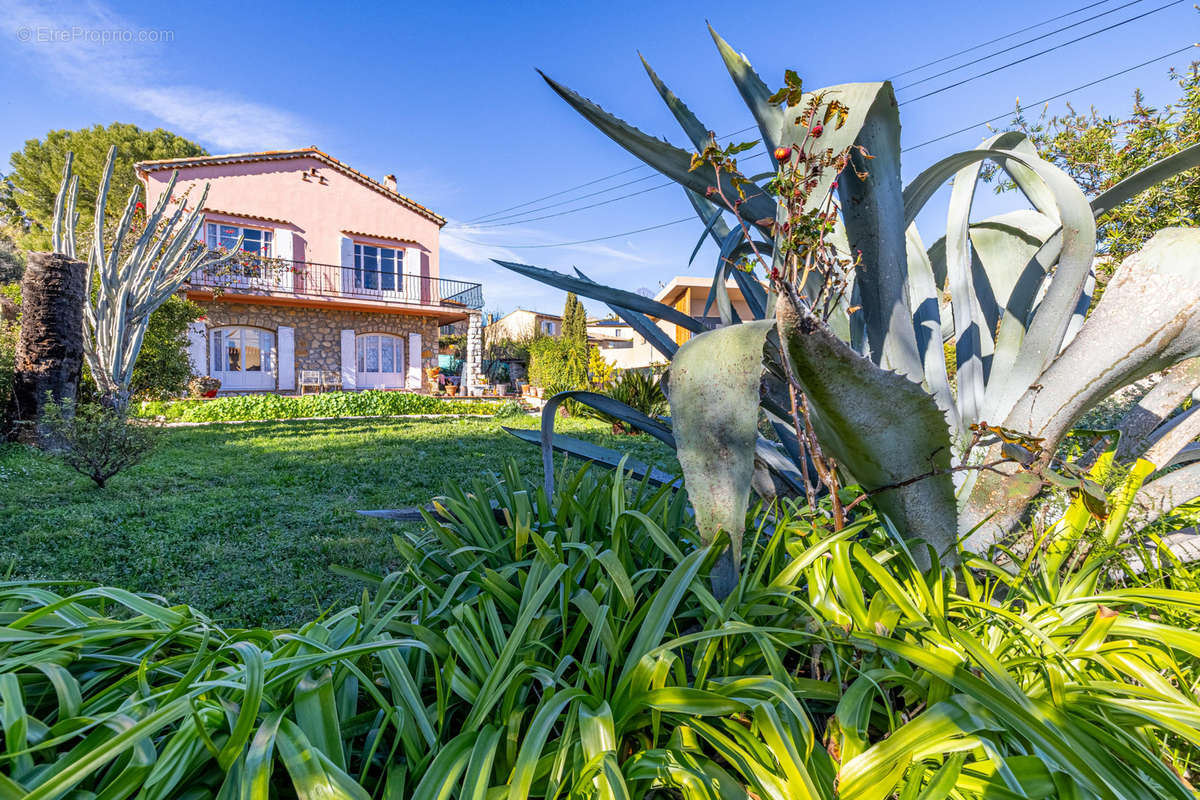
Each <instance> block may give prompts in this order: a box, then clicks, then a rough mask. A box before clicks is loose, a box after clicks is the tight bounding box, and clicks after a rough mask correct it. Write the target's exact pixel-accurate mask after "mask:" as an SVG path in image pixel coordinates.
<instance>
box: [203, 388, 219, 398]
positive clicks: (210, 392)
mask: <svg viewBox="0 0 1200 800" xmlns="http://www.w3.org/2000/svg"><path fill="white" fill-rule="evenodd" d="M203 396H204V397H216V396H217V390H216V389H209V390H208V391H207V392H205V393H204V395H203Z"/></svg>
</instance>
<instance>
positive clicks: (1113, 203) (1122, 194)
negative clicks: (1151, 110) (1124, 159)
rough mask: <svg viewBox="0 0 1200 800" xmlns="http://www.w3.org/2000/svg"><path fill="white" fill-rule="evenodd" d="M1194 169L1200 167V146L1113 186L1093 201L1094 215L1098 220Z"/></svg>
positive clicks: (1193, 147) (1197, 145)
mask: <svg viewBox="0 0 1200 800" xmlns="http://www.w3.org/2000/svg"><path fill="white" fill-rule="evenodd" d="M1194 167H1200V144H1194V145H1192V146H1191V147H1188V148H1186V149H1184V150H1180V151H1179V152H1178V153H1175V154H1174V155H1171V156H1167V157H1166V158H1164V159H1162V160H1161V161H1157V162H1155V163H1153V164H1151V165H1150V166H1148V167H1145V168H1144V169H1140V170H1138V171H1137V172H1135V173H1133V174H1132V175H1130V176H1129V177H1128V178H1125V179H1124V180H1122V181H1120V182H1118V183H1115V184H1113V185H1112V186H1110V187H1109V188H1108V189H1106V190H1104V191H1103V192H1101V193H1100V194H1098V195H1096V197H1095V198H1094V199H1093V200H1092V203H1091V206H1092V213H1094V214H1095V215H1096V217H1097V218H1099V217H1102V216H1104V215H1105V214H1107V213H1108V212H1109V211H1112V210H1113V209H1114V208H1116V207H1117V206H1119V205H1121V204H1122V203H1124V202H1127V201H1128V200H1131V199H1133V198H1134V197H1136V196H1137V195H1139V194H1141V193H1142V192H1144V191H1146V190H1147V189H1149V188H1150V187H1151V186H1154V185H1155V184H1158V183H1161V182H1162V181H1165V180H1167V179H1168V178H1171V177H1174V176H1175V175H1178V174H1179V173H1181V172H1184V171H1186V170H1189V169H1192V168H1194Z"/></svg>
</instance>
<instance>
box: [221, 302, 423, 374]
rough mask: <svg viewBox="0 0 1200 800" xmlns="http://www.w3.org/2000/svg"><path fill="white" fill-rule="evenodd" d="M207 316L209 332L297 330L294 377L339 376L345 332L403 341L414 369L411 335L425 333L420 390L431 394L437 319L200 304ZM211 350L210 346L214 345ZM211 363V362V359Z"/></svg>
mask: <svg viewBox="0 0 1200 800" xmlns="http://www.w3.org/2000/svg"><path fill="white" fill-rule="evenodd" d="M198 302H200V305H201V306H203V307H204V309H205V312H206V318H205V324H206V325H207V326H208V329H209V330H211V329H212V328H220V327H223V326H225V325H248V326H251V327H254V328H264V329H266V330H270V331H275V330H278V329H279V326H281V325H282V326H284V327H291V328H294V329H295V338H296V344H295V347H296V375H297V376H299V374H300V370H303V369H320V370H333V371H339V370H341V367H342V330H344V329H347V328H348V329H351V330H353V331H354V332H355V333H356V334H359V333H390V334H393V335H395V336H400V337H403V339H404V343H405V362H404V363H405V364H411V363H412V361H411V359H412V354H410V353H409V352H408V350H407V347H408V335H409V334H410V333H419V334H421V349H422V352H421V353H420V354H419V356H420V358H421V387H422V390H423V391H431V390H432V386H431V385H430V383H429V376H428V375H427V374H426V372H425V370H426V369H427V368H429V367H433V366H436V365H437V349H438V320H437V318H436V317H424V316H416V315H412V314H386V313H381V312H378V311H352V310H348V309H340V308H304V307H299V306H277V305H266V304H260V303H238V302H227V301H222V300H209V301H198ZM209 346H210V347H211V340H210V344H209ZM208 363H212V362H211V360H210V361H209V362H208Z"/></svg>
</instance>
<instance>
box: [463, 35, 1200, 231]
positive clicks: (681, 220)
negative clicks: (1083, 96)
mask: <svg viewBox="0 0 1200 800" xmlns="http://www.w3.org/2000/svg"><path fill="white" fill-rule="evenodd" d="M1197 47H1200V43H1198V44H1189V45H1187V46H1186V47H1181V48H1179V49H1177V50H1172V51H1171V52H1169V53H1164V54H1163V55H1161V56H1158V57H1157V58H1152V59H1150V60H1148V61H1143V62H1142V63H1140V64H1135V65H1133V66H1132V67H1126V68H1125V69H1122V70H1119V71H1117V72H1114V73H1111V74H1109V75H1105V76H1104V77H1102V78H1096V79H1095V80H1093V81H1089V82H1087V83H1084V84H1080V85H1079V86H1076V87H1074V88H1071V89H1067V90H1066V91H1063V92H1059V93H1058V94H1055V95H1051V96H1050V97H1046V98H1043V99H1042V100H1038V101H1037V102H1036V103H1031V104H1030V105H1029V106H1026V108H1029V107H1032V106H1040V105H1044V104H1045V103H1049V102H1052V101H1054V100H1058V99H1060V98H1063V97H1066V96H1067V95H1069V94H1073V93H1075V92H1078V91H1082V90H1083V89H1089V88H1091V87H1092V86H1095V85H1097V84H1100V83H1104V82H1105V81H1109V80H1112V79H1113V78H1118V77H1120V76H1122V75H1126V74H1128V73H1130V72H1133V71H1134V70H1138V69H1141V68H1142V67H1147V66H1149V65H1151V64H1155V63H1157V62H1159V61H1163V60H1165V59H1168V58H1171V57H1172V56H1177V55H1179V54H1180V53H1185V52H1187V51H1188V50H1193V49H1195V48H1197ZM1017 110H1018V111H1019V110H1020V107H1018V109H1017ZM1010 113H1012V112H1005V113H1003V114H997V115H996V116H994V117H991V118H989V119H985V120H982V121H980V122H976V123H975V124H974V125H968V126H967V127H965V128H959V129H958V130H956V131H951V132H950V133H945V134H942V135H941V136H937V137H935V138H933V139H928V140H926V141H924V142H921V143H920V144H914V145H911V146H909V147H905V148H903V149H902V150H901V152H902V153H907V152H910V151H912V150H917V149H919V148H921V147H926V146H927V145H931V144H934V143H935V142H940V141H942V140H944V139H949V138H950V137H952V136H957V135H959V134H960V133H966V132H967V131H971V130H974V129H975V128H978V127H981V126H983V125H987V124H988V123H991V122H995V121H997V120H1000V119H1003V118H1005V117H1007V116H1009V114H1010ZM757 155H759V156H761V155H763V154H762V153H759V154H757ZM754 157H755V156H751V158H754ZM695 220H696V217H695V215H690V216H686V217H681V218H679V219H674V220H670V221H669V222H663V223H659V224H658V225H650V226H647V227H644V228H637V229H635V230H631V231H622V232H621V233H613V234H610V235H608V236H597V237H595V238H592V239H579V240H576V241H571V242H552V243H547V244H517V245H514V244H503V245H501V244H490V243H488V242H480V241H475V240H472V239H465V238H463V237H461V236H458V235H456V234H454V233H453V232H447V233H446V235H447V236H452V237H454V238H456V239H459V240H461V241H464V242H467V243H468V244H474V245H479V246H481V247H497V248H508V249H510V250H540V249H544V248H550V247H571V246H574V245H579V244H591V243H593V242H604V241H608V240H610V239H620V238H621V237H624V236H632V235H634V234H637V233H646V232H648V231H654V230H659V229H661V228H667V227H670V226H672V225H681V224H683V223H685V222H688V221H695Z"/></svg>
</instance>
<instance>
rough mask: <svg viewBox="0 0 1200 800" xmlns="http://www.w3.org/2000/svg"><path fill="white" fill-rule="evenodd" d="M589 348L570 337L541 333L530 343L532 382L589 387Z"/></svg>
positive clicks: (580, 387) (560, 388)
mask: <svg viewBox="0 0 1200 800" xmlns="http://www.w3.org/2000/svg"><path fill="white" fill-rule="evenodd" d="M587 358H588V355H587V351H586V349H583V350H581V349H580V348H579V347H578V346H576V345H575V344H574V343H573V342H570V341H568V340H567V339H556V338H554V337H553V336H539V337H538V338H536V339H534V340H533V341H532V342H530V343H529V383H530V384H531V385H533V386H540V387H542V388H543V389H549V388H551V387H554V388H557V389H559V390H560V391H561V390H563V389H586V388H588V378H587Z"/></svg>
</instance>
